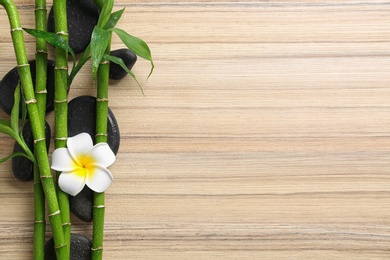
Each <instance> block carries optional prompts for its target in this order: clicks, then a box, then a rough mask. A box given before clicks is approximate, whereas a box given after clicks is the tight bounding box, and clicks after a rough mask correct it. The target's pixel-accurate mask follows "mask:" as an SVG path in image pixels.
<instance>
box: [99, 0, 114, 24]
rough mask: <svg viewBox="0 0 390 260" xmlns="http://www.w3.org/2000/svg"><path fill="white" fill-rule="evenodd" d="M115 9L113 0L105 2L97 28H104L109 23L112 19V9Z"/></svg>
mask: <svg viewBox="0 0 390 260" xmlns="http://www.w3.org/2000/svg"><path fill="white" fill-rule="evenodd" d="M113 7H114V1H113V0H107V1H104V3H103V7H102V9H101V10H100V15H99V20H98V23H97V26H98V27H100V28H104V26H105V25H106V23H107V21H108V20H109V19H110V14H111V12H112V8H113Z"/></svg>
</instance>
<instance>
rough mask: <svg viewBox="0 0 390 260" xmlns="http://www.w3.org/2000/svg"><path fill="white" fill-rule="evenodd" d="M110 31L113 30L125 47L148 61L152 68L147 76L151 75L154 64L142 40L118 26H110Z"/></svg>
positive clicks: (147, 47)
mask: <svg viewBox="0 0 390 260" xmlns="http://www.w3.org/2000/svg"><path fill="white" fill-rule="evenodd" d="M110 30H111V31H113V32H115V33H116V34H117V35H118V36H119V38H120V39H121V40H122V42H123V43H124V44H125V45H126V47H127V48H129V49H130V50H132V51H133V52H134V53H135V54H136V55H138V56H140V57H141V58H144V59H146V60H148V61H150V63H151V65H152V68H151V70H150V73H149V76H148V78H149V77H150V75H152V72H153V69H154V64H153V59H152V54H151V52H150V49H149V46H148V45H147V44H146V42H144V41H143V40H141V39H139V38H137V37H135V36H132V35H130V34H128V33H127V32H125V31H124V30H122V29H119V28H111V29H110Z"/></svg>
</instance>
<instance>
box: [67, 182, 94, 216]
mask: <svg viewBox="0 0 390 260" xmlns="http://www.w3.org/2000/svg"><path fill="white" fill-rule="evenodd" d="M69 198H70V211H71V212H72V213H73V214H74V215H75V216H76V217H78V218H79V219H81V220H83V221H86V222H91V221H92V220H93V191H92V190H91V189H90V188H88V186H84V188H83V190H82V191H81V192H80V193H79V194H77V195H76V196H74V197H73V196H69Z"/></svg>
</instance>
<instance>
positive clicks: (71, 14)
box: [47, 0, 99, 53]
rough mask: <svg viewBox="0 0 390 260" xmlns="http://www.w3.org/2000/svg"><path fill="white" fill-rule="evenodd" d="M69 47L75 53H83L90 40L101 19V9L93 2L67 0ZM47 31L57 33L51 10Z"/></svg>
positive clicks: (89, 0) (51, 10)
mask: <svg viewBox="0 0 390 260" xmlns="http://www.w3.org/2000/svg"><path fill="white" fill-rule="evenodd" d="M66 12H67V20H68V34H69V38H68V39H69V46H70V47H71V48H72V49H73V51H74V52H75V53H81V52H83V51H84V50H85V49H86V48H87V46H88V44H89V42H90V40H91V34H92V31H93V28H94V27H95V25H96V24H97V21H98V19H99V8H98V7H97V5H96V4H95V3H94V1H93V0H67V1H66ZM47 30H48V31H49V32H55V23H54V10H53V7H52V8H51V9H50V13H49V17H48V20H47Z"/></svg>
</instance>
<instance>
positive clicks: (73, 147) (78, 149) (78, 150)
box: [66, 133, 93, 161]
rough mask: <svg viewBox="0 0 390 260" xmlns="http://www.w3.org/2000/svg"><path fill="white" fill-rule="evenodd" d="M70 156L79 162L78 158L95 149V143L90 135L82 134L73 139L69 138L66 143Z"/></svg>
mask: <svg viewBox="0 0 390 260" xmlns="http://www.w3.org/2000/svg"><path fill="white" fill-rule="evenodd" d="M66 145H67V147H68V150H69V153H70V155H71V156H72V157H73V159H74V160H76V161H77V157H78V156H80V155H81V154H86V153H89V152H90V151H91V150H92V148H93V141H92V138H91V136H90V135H89V134H87V133H81V134H78V135H75V136H73V137H69V138H68V140H67V141H66Z"/></svg>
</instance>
